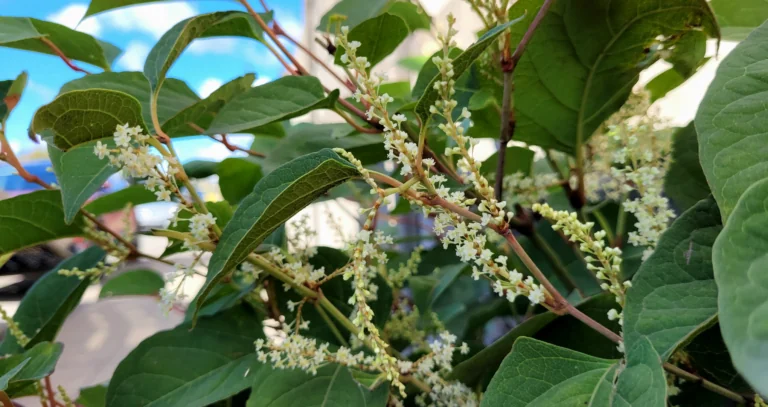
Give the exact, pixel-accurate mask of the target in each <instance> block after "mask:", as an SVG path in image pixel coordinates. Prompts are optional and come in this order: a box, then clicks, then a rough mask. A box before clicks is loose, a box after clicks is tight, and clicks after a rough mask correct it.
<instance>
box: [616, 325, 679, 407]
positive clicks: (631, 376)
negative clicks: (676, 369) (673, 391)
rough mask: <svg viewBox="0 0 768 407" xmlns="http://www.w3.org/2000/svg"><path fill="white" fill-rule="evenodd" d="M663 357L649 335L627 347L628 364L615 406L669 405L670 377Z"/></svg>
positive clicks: (661, 406) (622, 370) (650, 406)
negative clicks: (657, 351)
mask: <svg viewBox="0 0 768 407" xmlns="http://www.w3.org/2000/svg"><path fill="white" fill-rule="evenodd" d="M662 363H663V362H662V360H661V358H659V354H658V353H656V350H655V349H654V347H653V345H652V344H651V342H650V341H649V340H648V338H642V339H640V340H638V341H637V342H636V343H635V344H634V345H633V347H632V348H629V349H627V359H626V365H625V366H624V368H623V369H621V371H620V372H619V377H618V380H617V382H616V386H615V388H614V390H613V393H614V394H613V395H612V396H613V397H612V398H611V399H612V403H611V405H612V406H616V407H623V406H627V407H629V406H636V407H665V406H666V405H667V377H666V376H665V375H664V369H663V368H662Z"/></svg>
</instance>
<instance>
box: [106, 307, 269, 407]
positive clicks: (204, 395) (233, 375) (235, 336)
mask: <svg viewBox="0 0 768 407" xmlns="http://www.w3.org/2000/svg"><path fill="white" fill-rule="evenodd" d="M259 338H264V332H263V329H262V323H261V318H260V317H259V316H258V315H256V314H254V313H253V311H250V310H249V309H248V308H246V307H238V308H233V309H231V310H227V311H224V312H222V313H221V314H217V315H216V316H213V317H206V318H201V319H200V321H199V322H198V325H197V327H196V328H195V329H191V324H190V323H184V324H181V325H179V326H178V327H176V328H174V329H172V330H170V331H163V332H159V333H157V334H155V335H152V336H150V337H149V338H147V339H145V340H144V341H142V342H141V343H140V344H139V346H137V347H136V349H134V350H133V351H131V353H130V354H128V356H126V357H125V359H123V360H122V362H120V364H119V365H118V366H117V369H115V373H114V375H113V376H112V379H111V380H110V382H109V386H108V389H107V405H108V406H110V407H122V406H126V407H128V406H130V407H137V406H142V407H147V406H158V407H159V406H162V407H176V406H178V407H195V406H199V407H202V406H206V405H208V404H210V403H213V402H216V401H218V400H222V399H225V398H227V397H230V396H232V395H234V394H237V393H239V392H240V391H242V390H244V389H246V388H248V387H249V386H250V385H251V384H252V383H253V376H254V375H255V374H257V373H258V371H259V370H260V369H262V368H267V369H269V367H268V366H263V365H261V364H260V363H259V362H258V361H257V360H256V352H255V348H254V345H253V342H254V341H255V340H256V339H259Z"/></svg>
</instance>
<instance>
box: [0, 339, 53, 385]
mask: <svg viewBox="0 0 768 407" xmlns="http://www.w3.org/2000/svg"><path fill="white" fill-rule="evenodd" d="M63 348H64V346H63V345H62V344H60V343H50V342H41V343H38V344H37V345H35V346H33V347H32V348H31V349H29V350H28V351H26V352H24V353H21V354H17V355H12V356H8V357H5V358H3V359H0V375H1V376H0V391H5V392H7V393H8V394H9V395H10V396H11V397H16V395H15V394H16V393H17V392H19V391H21V390H23V389H24V388H25V387H26V386H28V385H30V384H32V383H34V382H35V381H37V380H42V379H44V378H45V377H46V376H48V375H50V374H51V373H53V369H54V368H55V367H56V362H57V361H58V360H59V356H61V351H62V349H63Z"/></svg>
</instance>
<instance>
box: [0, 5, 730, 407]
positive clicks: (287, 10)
mask: <svg viewBox="0 0 768 407" xmlns="http://www.w3.org/2000/svg"><path fill="white" fill-rule="evenodd" d="M361 1H364V0H361ZM334 3H335V1H334V0H279V1H277V0H272V1H267V4H268V5H269V6H270V7H271V8H273V9H274V13H275V14H274V19H275V20H276V21H277V22H279V24H280V26H281V27H282V29H283V30H284V31H286V32H287V33H288V34H290V35H291V36H292V37H293V38H295V39H297V40H298V41H299V42H301V43H302V44H303V45H304V46H306V47H308V48H310V49H311V50H312V51H313V52H314V53H315V54H316V55H320V56H322V57H324V58H326V61H328V62H331V61H332V58H331V57H330V56H328V53H327V51H326V50H325V48H324V47H323V46H322V43H323V41H324V39H323V36H322V35H321V34H319V33H317V32H315V31H314V28H315V27H317V25H318V23H319V21H320V18H321V17H322V16H323V15H324V14H325V12H326V11H328V10H329V9H330V8H331V7H332V6H333V5H334ZM421 5H422V7H423V8H424V10H425V11H426V13H427V14H428V15H429V16H430V17H431V18H432V20H433V27H434V28H436V29H440V28H442V27H444V26H445V24H444V21H445V16H446V15H447V14H448V13H453V14H454V15H455V16H457V18H458V23H457V28H458V30H459V35H458V37H457V40H458V43H459V44H458V45H459V46H460V47H462V48H464V47H466V46H468V45H469V44H471V43H472V42H473V41H474V40H475V38H476V32H477V30H479V29H480V28H481V23H480V21H479V20H478V18H477V17H476V16H475V15H474V13H472V12H471V10H470V8H469V6H468V5H467V3H466V2H465V1H462V0H422V1H421ZM87 6H88V5H87V3H86V2H85V0H75V1H66V0H25V1H19V0H0V11H1V13H2V14H3V15H8V16H21V17H34V18H39V19H44V20H49V21H54V22H57V23H60V24H63V25H66V26H69V27H71V28H74V29H77V30H80V31H83V32H86V33H89V34H92V35H94V36H96V37H98V38H99V39H101V40H104V41H108V42H111V43H112V44H114V45H116V46H118V47H120V48H121V49H122V54H121V55H120V56H119V57H118V58H117V59H116V60H115V62H114V64H113V70H114V71H142V70H143V66H144V60H145V58H146V56H147V54H148V53H149V51H150V49H151V48H152V46H153V45H154V44H155V43H156V42H157V40H158V39H159V38H160V37H161V36H162V34H163V33H165V32H166V31H167V30H168V29H169V28H171V27H172V26H173V25H175V24H176V23H177V22H179V21H181V20H184V19H186V18H189V17H191V16H194V15H197V14H201V13H208V12H212V11H220V10H231V9H238V10H239V9H240V5H239V4H238V3H236V2H234V1H221V0H213V1H189V2H184V1H179V2H158V3H150V4H147V5H141V6H135V7H128V8H124V9H118V10H114V11H110V12H106V13H103V14H99V15H96V16H93V17H89V18H87V19H85V20H82V21H81V19H82V16H83V15H84V13H85V11H86V9H87ZM255 6H256V4H254V7H255ZM434 28H433V29H434ZM434 35H435V32H426V31H425V30H420V31H417V32H416V33H414V35H411V36H410V37H409V38H408V39H407V40H406V41H405V42H403V43H402V44H401V45H400V47H399V48H398V49H397V51H396V52H395V53H394V54H392V55H391V56H389V57H388V58H387V59H386V60H384V61H383V62H381V63H380V64H379V65H378V66H377V68H376V71H379V72H386V74H387V75H388V77H389V81H390V82H392V81H409V82H410V83H411V84H413V82H414V81H415V79H416V76H417V74H418V72H419V68H420V67H421V65H422V64H423V63H424V61H426V58H427V56H428V55H431V54H432V53H433V52H435V51H436V50H437V48H438V47H437V44H436V41H435V37H434ZM316 40H320V41H316ZM287 45H288V48H289V49H290V50H291V51H292V52H293V53H294V55H296V56H297V57H298V58H299V60H300V61H301V62H302V63H303V64H304V66H305V67H307V69H308V70H309V71H310V72H311V73H312V74H314V75H316V76H318V77H320V79H321V80H322V81H323V82H324V83H335V82H334V81H333V80H332V78H331V77H330V75H329V74H328V73H326V72H325V71H322V69H321V68H320V66H319V65H318V63H317V62H316V61H313V60H312V59H310V58H308V57H307V55H306V54H304V53H302V52H300V51H299V50H297V49H296V47H294V46H292V45H291V44H287ZM734 46H735V43H731V42H727V41H723V42H721V43H720V44H719V48H718V44H717V43H716V42H714V41H712V42H710V43H709V44H708V56H711V57H712V58H711V59H710V60H709V61H708V62H707V63H706V65H704V66H703V67H702V68H701V69H700V70H699V71H698V72H697V73H696V74H695V75H694V76H693V77H692V78H691V79H689V80H688V81H687V82H686V83H685V84H684V85H683V86H680V87H678V88H676V89H674V90H673V91H671V92H670V93H668V94H667V95H666V96H665V97H664V98H662V99H660V100H658V101H656V102H655V104H654V109H657V111H658V113H659V114H660V115H661V116H663V117H664V118H666V119H667V120H668V122H669V124H670V126H684V125H686V124H688V123H689V122H690V121H691V120H692V119H693V116H694V113H695V112H696V109H697V107H698V104H699V102H700V101H701V98H702V97H703V95H704V92H705V91H706V88H707V86H708V84H709V82H710V81H711V80H712V78H713V76H714V72H715V69H716V67H717V64H718V63H719V61H720V60H721V59H722V58H723V57H724V56H725V55H727V53H728V52H730V50H731V49H733V47H734ZM0 62H1V63H0V80H4V79H12V78H15V77H16V76H17V75H18V74H19V73H20V72H21V71H23V70H26V71H27V72H28V74H29V82H28V85H27V89H26V91H25V93H24V95H23V97H22V99H21V101H20V103H19V105H18V106H17V107H16V109H15V110H14V112H13V114H12V115H11V118H10V120H9V121H8V125H7V129H6V134H7V135H8V136H9V138H10V141H11V144H12V146H13V148H14V150H15V151H16V152H17V154H18V155H19V158H20V159H21V160H22V162H23V163H24V165H25V166H26V167H27V169H28V170H29V171H30V172H31V173H33V174H34V175H37V176H39V177H41V178H42V179H43V180H44V181H46V182H48V183H52V182H55V181H56V179H55V176H54V175H53V173H52V172H50V161H49V159H48V156H47V152H46V148H45V145H44V142H42V141H39V142H33V141H32V140H31V139H30V138H29V137H28V136H27V128H28V127H29V124H30V121H31V119H32V116H33V114H34V112H35V111H36V110H37V109H38V108H39V107H40V106H42V105H44V104H46V103H48V102H50V101H52V100H53V99H54V97H55V96H56V95H57V93H58V90H59V88H60V87H61V86H62V85H63V84H65V83H66V82H69V81H71V80H74V79H77V78H79V77H81V76H82V74H81V73H78V72H74V71H72V70H70V69H69V68H67V67H66V66H65V65H64V64H63V63H62V62H61V61H60V60H59V59H58V58H56V57H53V56H49V55H43V54H38V53H32V52H25V51H21V50H14V49H9V48H0ZM80 65H81V66H83V67H84V68H86V69H88V68H90V67H88V66H87V65H85V64H80ZM669 67H670V66H669V64H667V63H666V62H663V61H662V62H658V63H657V64H656V65H654V66H652V67H651V68H650V69H648V70H646V71H645V72H644V73H643V74H642V75H641V78H640V82H639V83H638V85H637V86H638V87H643V86H645V84H646V83H648V82H649V81H650V80H651V79H653V78H654V77H655V76H656V75H658V74H659V73H661V72H664V71H665V70H667V69H668V68H669ZM94 71H96V69H94ZM249 72H254V73H255V74H256V80H255V82H254V86H255V85H259V84H263V83H267V82H269V81H271V80H274V79H276V78H278V77H280V76H282V75H283V74H284V72H283V67H282V66H281V65H280V63H279V62H278V61H277V59H275V57H274V56H273V55H272V54H270V53H269V51H268V50H267V49H266V48H265V47H264V46H263V45H262V44H260V43H258V42H256V41H252V40H247V39H242V38H215V39H204V40H197V41H195V42H194V43H193V44H192V45H191V46H190V47H189V48H188V49H187V50H186V52H185V53H184V54H183V55H182V56H181V57H180V58H179V59H178V61H177V62H176V64H175V65H174V66H173V68H172V69H171V71H170V72H169V75H168V76H169V77H174V78H178V79H181V80H183V81H185V82H186V83H187V84H188V85H189V87H190V88H191V89H193V90H194V91H195V92H196V93H198V94H199V96H200V97H206V96H208V95H209V94H210V93H211V92H212V91H214V90H216V89H217V88H218V87H219V86H221V85H222V84H224V83H226V82H228V81H229V80H232V79H234V78H236V77H239V76H242V75H243V74H245V73H249ZM340 72H341V73H342V74H343V72H342V71H340ZM337 120H338V116H336V115H333V114H331V113H328V114H325V113H323V112H322V111H316V112H313V113H311V114H309V115H307V116H305V117H301V118H298V119H295V120H294V121H296V122H312V123H327V122H330V121H337ZM495 136H496V135H489V138H486V139H481V144H480V145H479V146H478V147H477V149H476V150H475V154H476V155H477V157H478V158H481V159H482V158H485V157H488V156H489V155H491V154H492V153H493V152H494V151H495V149H496V147H495V143H494V141H493V137H495ZM229 141H230V142H232V143H233V144H235V145H238V146H240V147H243V148H251V143H252V142H253V136H251V135H231V136H229ZM174 145H175V147H176V149H177V151H178V152H179V154H180V156H181V158H182V160H183V161H184V162H191V161H194V160H211V161H219V160H222V159H224V158H226V157H229V156H238V155H245V154H244V153H240V152H233V151H230V150H229V149H228V148H226V147H225V146H224V145H223V144H220V143H217V142H214V141H213V140H210V139H209V138H208V137H187V138H183V139H180V140H178V141H175V142H174ZM197 184H198V185H197V186H198V188H199V191H201V193H202V194H204V195H205V199H206V200H207V201H218V200H221V199H222V195H221V191H220V190H219V184H218V179H217V177H216V176H215V175H214V176H211V177H208V178H205V179H202V180H198V181H197ZM128 185H129V182H128V181H127V180H125V179H123V178H121V176H120V174H116V175H114V176H113V177H112V178H110V180H109V181H108V182H107V183H105V185H104V186H103V188H102V190H101V191H100V194H105V193H109V192H112V191H116V190H119V189H121V188H125V187H126V186H128ZM37 188H38V187H36V186H35V185H33V184H29V183H27V182H25V181H24V180H23V179H21V178H20V177H19V176H18V175H16V174H14V172H13V170H12V168H10V167H9V166H7V165H5V164H4V163H2V162H0V199H2V198H7V197H10V196H15V195H18V194H23V193H27V192H30V191H32V190H36V189H37ZM357 209H358V205H357V204H356V203H355V202H353V201H350V200H346V199H341V198H340V199H330V200H325V201H323V202H320V203H316V204H313V205H311V206H310V207H308V208H307V209H306V210H305V211H304V212H303V213H302V214H300V216H301V215H307V216H308V219H309V222H310V226H311V227H312V228H314V229H315V230H316V231H317V236H316V237H314V238H313V239H314V244H316V245H324V246H331V247H340V246H341V244H342V241H343V239H342V238H341V237H342V236H339V233H341V234H342V235H346V236H352V235H353V234H354V233H355V232H356V230H357V228H358V227H359V226H358V225H359V224H358V220H359V219H358V216H357ZM174 210H175V205H174V204H171V203H150V204H145V205H140V206H138V207H136V208H134V210H133V212H132V213H131V215H130V216H131V224H132V225H133V227H135V228H136V229H138V230H139V231H146V230H149V229H151V228H157V227H164V226H166V225H167V219H168V218H169V217H170V216H171V215H172V214H173V212H174ZM122 217H123V215H122V214H120V213H115V214H110V215H104V219H103V220H104V222H105V223H106V224H107V225H111V227H114V228H115V229H119V228H121V227H123V221H122ZM329 222H331V223H333V224H335V225H336V226H334V227H329ZM414 222H416V223H415V224H414ZM418 222H419V220H418V219H411V220H408V219H396V218H391V219H390V220H389V222H388V225H389V226H390V227H391V228H393V230H394V231H396V232H397V231H399V234H400V235H403V236H405V235H409V236H413V235H419V234H422V235H423V234H428V233H429V230H428V228H426V229H427V230H421V229H424V228H422V227H421V226H420V225H419V224H418ZM288 233H289V234H290V233H291V230H289V231H288ZM137 244H138V246H139V249H140V250H141V251H143V252H147V253H150V254H154V255H160V254H162V252H163V251H164V249H165V247H166V244H167V241H166V239H165V238H161V237H154V236H147V235H138V237H137ZM82 247H83V242H82V241H78V240H77V239H71V240H67V241H60V242H54V243H52V244H48V245H45V246H39V247H34V248H30V249H26V250H24V251H22V252H19V253H16V254H15V255H14V256H13V257H12V258H11V259H9V260H8V261H7V262H6V263H5V264H4V265H3V266H2V268H0V305H2V306H3V308H4V309H6V310H7V311H8V312H9V313H10V314H12V313H13V312H14V311H15V309H16V307H17V304H18V300H19V299H20V298H21V297H22V296H23V295H24V293H25V292H26V291H27V290H28V289H29V287H31V285H32V284H33V283H34V281H35V280H36V279H38V278H39V277H40V276H41V275H43V274H44V273H45V272H46V271H49V270H50V269H51V268H52V267H53V266H55V265H56V264H57V263H58V262H59V261H61V260H62V259H63V258H65V257H67V256H68V255H69V254H70V253H72V252H73V251H76V250H80V249H82ZM174 260H175V261H177V262H180V263H184V262H185V261H189V260H191V259H185V258H184V257H183V255H182V257H180V258H176V259H174ZM141 266H143V265H142V264H137V265H130V267H131V268H137V267H141ZM160 266H162V265H160ZM166 267H167V266H166ZM152 268H153V269H158V266H157V265H154V264H153V265H152ZM158 270H159V271H160V272H163V271H167V270H163V269H162V268H159V269H158ZM118 274H119V273H118ZM200 285H202V278H198V279H197V280H194V281H192V282H191V283H190V286H189V287H188V288H187V289H188V293H189V294H190V297H191V296H193V294H194V293H195V292H196V290H197V289H198V288H199V286H200ZM99 291H100V287H99V286H98V285H94V286H92V287H91V288H90V289H89V290H88V292H87V293H86V295H85V297H84V300H83V305H82V306H80V307H78V308H77V309H76V310H75V312H74V313H73V314H72V316H71V317H70V318H69V319H68V320H67V322H66V324H65V325H64V328H63V331H62V333H61V334H60V335H59V340H60V341H61V342H63V343H64V344H65V350H64V353H63V356H62V358H61V360H60V362H59V367H58V368H57V371H56V373H55V374H54V378H53V380H54V382H56V383H60V384H62V385H63V386H64V387H65V388H66V389H67V390H69V391H70V392H71V394H77V392H78V391H79V389H80V388H82V387H86V386H88V385H94V384H99V383H103V382H104V381H106V380H108V378H109V377H110V376H111V374H112V371H113V370H114V368H115V366H116V365H117V363H118V362H119V361H120V360H121V359H122V358H123V357H124V356H125V355H126V354H127V353H128V352H129V351H130V350H131V349H132V348H134V347H135V346H136V345H137V344H138V343H139V342H140V341H141V340H142V339H144V338H145V337H147V336H149V335H151V334H153V333H154V332H156V331H158V330H162V329H169V328H171V327H173V326H175V325H177V324H178V323H179V322H180V321H181V320H182V319H183V309H182V310H180V311H178V310H177V311H174V312H171V314H170V315H168V316H165V315H163V314H162V312H161V311H160V308H159V306H158V305H157V300H155V299H154V298H148V297H120V298H115V299H99ZM86 355H87V356H86ZM27 405H33V404H31V403H30V404H27Z"/></svg>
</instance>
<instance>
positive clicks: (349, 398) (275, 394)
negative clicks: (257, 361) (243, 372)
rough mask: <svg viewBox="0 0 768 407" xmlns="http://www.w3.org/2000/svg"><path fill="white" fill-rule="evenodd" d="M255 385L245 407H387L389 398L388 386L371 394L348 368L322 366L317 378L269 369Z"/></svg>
mask: <svg viewBox="0 0 768 407" xmlns="http://www.w3.org/2000/svg"><path fill="white" fill-rule="evenodd" d="M253 382H254V383H255V384H254V385H253V387H252V388H251V397H250V398H249V399H248V403H247V404H246V407H291V406H297V405H302V406H323V407H326V406H327V407H347V406H357V407H375V406H381V407H384V406H386V405H387V399H388V398H389V388H388V387H387V386H386V384H383V385H379V386H378V387H377V388H376V390H373V391H371V390H369V389H368V388H367V387H365V386H363V385H362V384H360V383H358V382H356V381H355V379H354V378H353V377H352V374H351V373H350V371H349V369H348V368H347V367H345V366H342V365H337V364H328V365H326V366H323V367H322V368H320V369H318V370H317V374H315V375H311V374H309V373H306V372H303V371H301V370H299V369H286V370H277V369H275V370H273V369H271V368H269V367H266V368H264V369H261V370H259V372H258V373H257V374H256V376H255V377H254V378H253Z"/></svg>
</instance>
